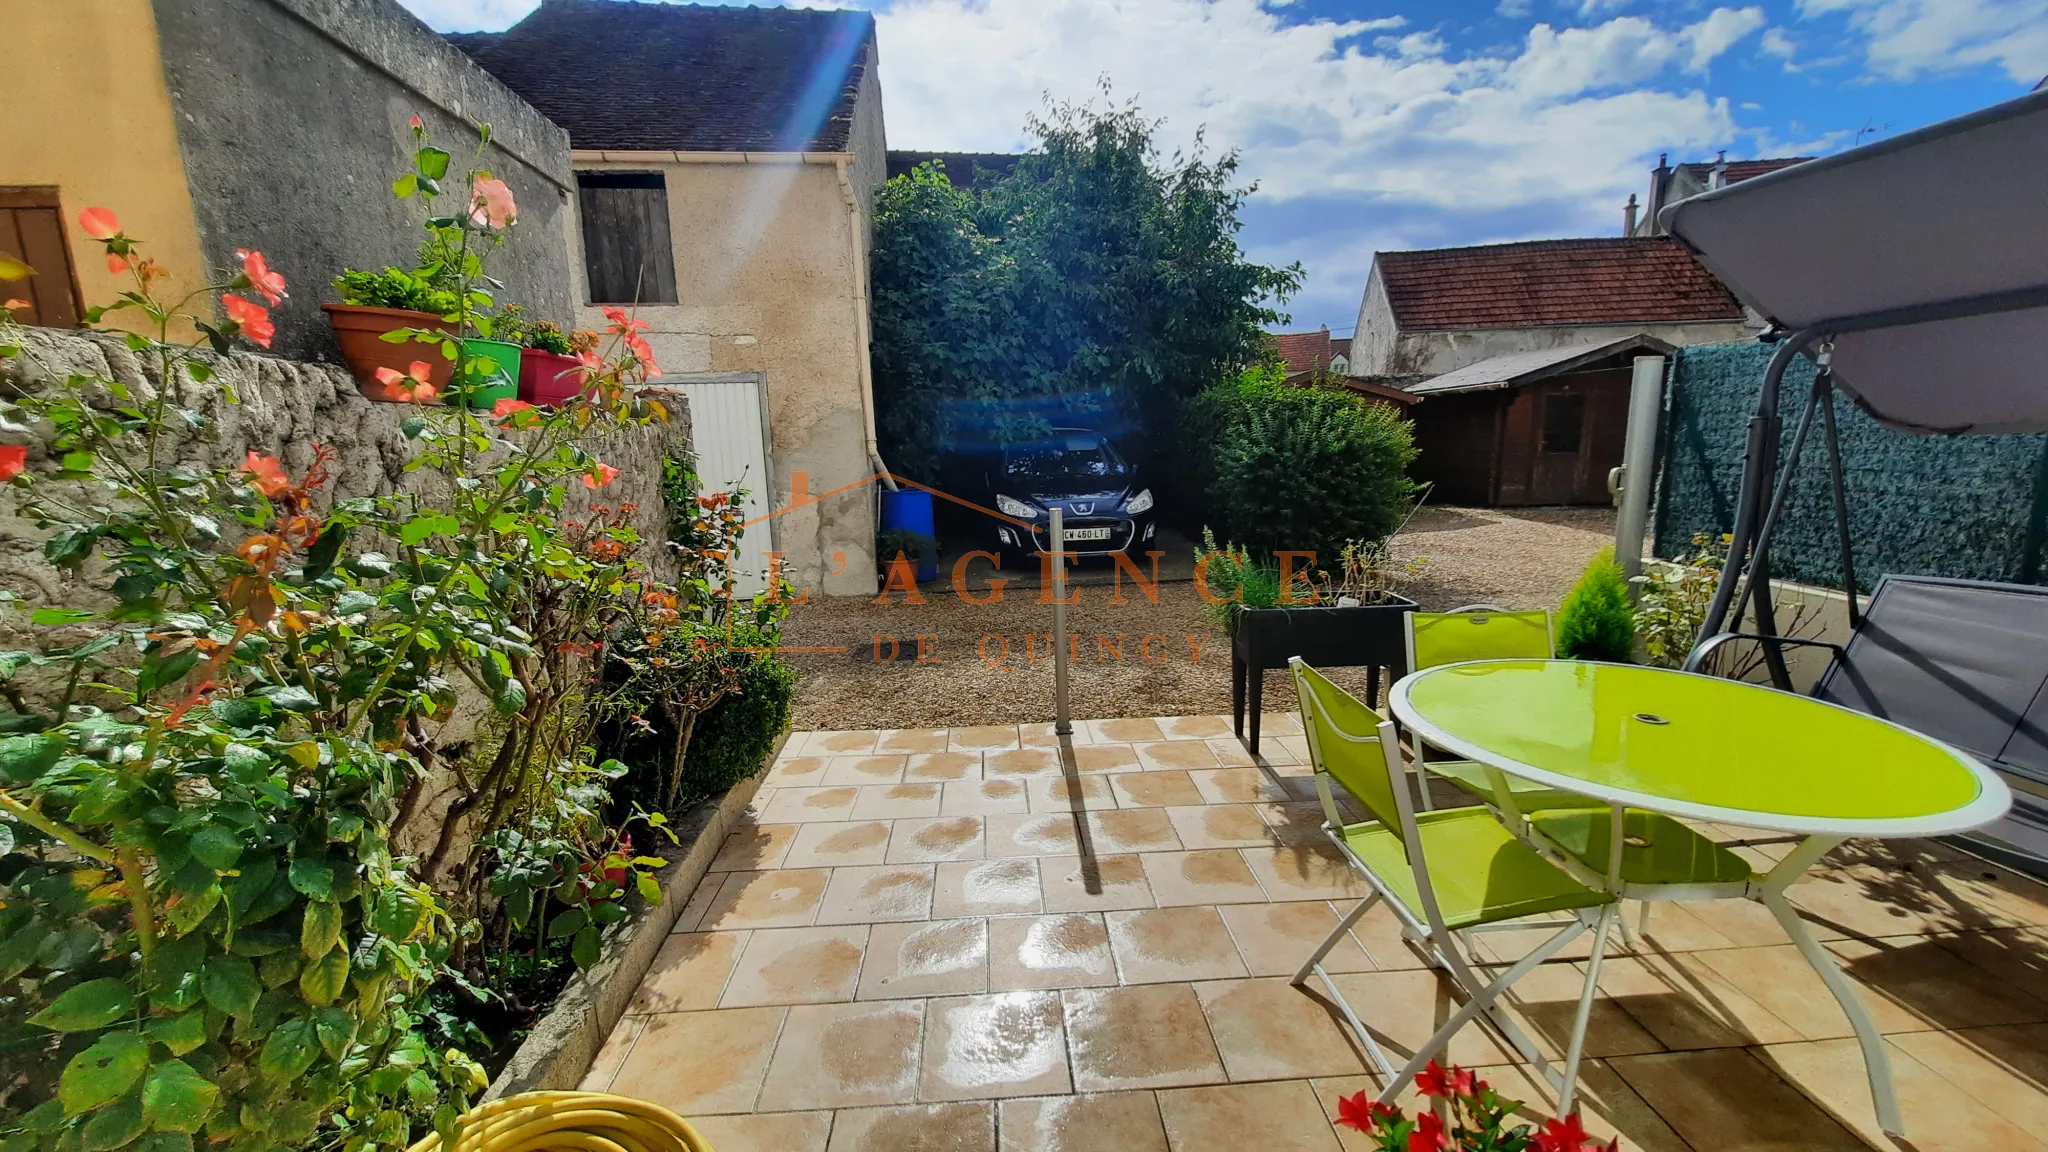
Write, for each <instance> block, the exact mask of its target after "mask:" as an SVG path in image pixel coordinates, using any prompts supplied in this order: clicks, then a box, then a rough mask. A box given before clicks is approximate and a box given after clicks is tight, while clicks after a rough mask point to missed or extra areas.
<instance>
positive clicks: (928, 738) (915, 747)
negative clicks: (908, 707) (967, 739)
mask: <svg viewBox="0 0 2048 1152" xmlns="http://www.w3.org/2000/svg"><path fill="white" fill-rule="evenodd" d="M946 747H947V738H946V730H945V729H944V728H884V729H882V732H881V735H880V736H879V737H877V738H876V740H875V751H876V752H877V753H897V754H922V753H931V752H944V751H945V750H946Z"/></svg>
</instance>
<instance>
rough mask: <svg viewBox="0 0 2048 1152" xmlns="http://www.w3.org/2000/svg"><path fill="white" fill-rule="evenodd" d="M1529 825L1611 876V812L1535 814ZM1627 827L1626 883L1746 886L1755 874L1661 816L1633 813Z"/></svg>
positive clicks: (1743, 863)
mask: <svg viewBox="0 0 2048 1152" xmlns="http://www.w3.org/2000/svg"><path fill="white" fill-rule="evenodd" d="M1529 825H1530V827H1532V828H1534V829H1535V830H1536V831H1537V832H1539V833H1541V834H1542V836H1543V838H1544V839H1546V840H1548V841H1550V842H1551V843H1552V844H1555V845H1557V846H1558V847H1559V848H1562V849H1563V850H1564V851H1566V852H1568V853H1570V854H1571V855H1572V856H1573V857H1575V858H1577V859H1578V860H1579V861H1581V862H1583V863H1584V864H1586V865H1587V866H1588V867H1591V868H1597V869H1599V870H1601V871H1602V872H1605V871H1606V869H1607V863H1608V860H1609V856H1608V853H1609V851H1611V849H1610V848H1609V841H1608V838H1607V837H1608V832H1609V829H1611V828H1613V827H1614V819H1613V816H1612V815H1611V814H1610V813H1609V811H1608V810H1607V809H1606V808H1567V809H1564V810H1562V811H1543V812H1536V813H1533V814H1532V815H1530V817H1529ZM1624 827H1625V828H1626V831H1625V832H1623V833H1622V841H1621V879H1622V883H1624V884H1746V883H1748V882H1749V880H1750V879H1751V877H1752V876H1753V874H1754V870H1753V869H1752V868H1750V866H1749V861H1747V860H1744V859H1743V858H1742V857H1741V856H1738V855H1736V854H1735V853H1734V852H1731V851H1729V850H1728V849H1726V848H1723V847H1722V846H1721V845H1719V844H1716V843H1715V842H1713V841H1712V840H1709V839H1707V838H1706V837H1705V836H1702V835H1700V834H1699V833H1698V832H1695V831H1693V830H1692V829H1691V828H1688V827H1686V825H1685V824H1684V822H1682V821H1680V820H1676V819H1673V818H1672V817H1669V816H1666V815H1663V814H1662V813H1659V812H1644V811H1642V810H1640V809H1636V808H1631V809H1629V810H1628V817H1627V819H1626V821H1625V822H1624Z"/></svg>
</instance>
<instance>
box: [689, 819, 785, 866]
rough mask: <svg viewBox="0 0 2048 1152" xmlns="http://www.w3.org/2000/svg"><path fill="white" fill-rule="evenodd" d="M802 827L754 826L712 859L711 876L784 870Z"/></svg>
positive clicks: (728, 840)
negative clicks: (784, 862) (786, 856)
mask: <svg viewBox="0 0 2048 1152" xmlns="http://www.w3.org/2000/svg"><path fill="white" fill-rule="evenodd" d="M801 827H803V825H801V824H754V825H749V826H748V827H745V828H741V829H740V830H739V831H737V832H734V833H733V834H732V835H730V836H727V837H726V838H725V843H724V844H722V845H720V846H719V849H718V855H716V856H714V857H712V858H711V865H710V867H709V868H707V869H706V871H709V872H758V871H762V870H765V869H768V868H780V867H782V860H783V857H784V856H785V855H787V854H788V852H789V845H790V843H791V841H794V840H795V839H796V830H797V829H798V828H801Z"/></svg>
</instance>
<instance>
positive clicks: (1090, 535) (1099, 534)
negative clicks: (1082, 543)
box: [1066, 528, 1109, 540]
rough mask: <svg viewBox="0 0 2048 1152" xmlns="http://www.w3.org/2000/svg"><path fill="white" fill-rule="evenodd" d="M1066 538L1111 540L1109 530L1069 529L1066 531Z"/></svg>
mask: <svg viewBox="0 0 2048 1152" xmlns="http://www.w3.org/2000/svg"><path fill="white" fill-rule="evenodd" d="M1066 537H1067V539H1069V540H1107V539H1109V529H1107V528H1069V529H1067V530H1066Z"/></svg>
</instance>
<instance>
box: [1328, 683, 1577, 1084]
mask: <svg viewBox="0 0 2048 1152" xmlns="http://www.w3.org/2000/svg"><path fill="white" fill-rule="evenodd" d="M1288 667H1289V670H1290V672H1291V673H1292V675H1293V678H1294V690H1295V695H1296V697H1297V698H1298V699H1299V701H1300V704H1301V717H1302V727H1303V729H1304V730H1305V731H1306V732H1307V735H1308V748H1309V759H1310V762H1311V763H1312V764H1313V765H1314V767H1315V781H1316V794H1317V796H1318V797H1319V798H1320V799H1321V801H1322V805H1323V815H1324V817H1325V820H1326V823H1325V824H1324V825H1323V828H1324V831H1325V832H1327V833H1328V834H1329V836H1330V838H1331V840H1333V841H1335V842H1336V845H1337V848H1338V850H1339V851H1341V852H1342V853H1343V854H1344V858H1345V859H1346V860H1348V861H1350V862H1351V865H1352V866H1353V867H1354V868H1357V869H1358V871H1359V873H1360V874H1361V875H1363V876H1364V877H1365V880H1366V883H1367V884H1369V885H1370V886H1371V887H1372V893H1371V895H1369V896H1367V897H1366V898H1365V899H1363V900H1361V901H1359V902H1358V904H1357V906H1356V907H1354V908H1352V909H1351V910H1350V911H1349V912H1347V913H1345V914H1344V916H1343V918H1342V919H1341V920H1340V921H1339V922H1338V924H1337V927H1336V928H1335V929H1334V930H1333V931H1332V932H1331V933H1330V935H1329V936H1328V938H1326V939H1325V940H1324V941H1323V942H1322V943H1321V944H1319V945H1317V946H1316V950H1315V951H1314V952H1313V953H1312V954H1310V956H1309V957H1308V959H1307V960H1306V961H1304V962H1303V963H1302V965H1301V968H1300V969H1299V970H1298V971H1296V972H1295V974H1294V983H1295V984H1296V985H1297V986H1299V985H1303V984H1306V983H1307V982H1308V979H1309V977H1310V976H1317V977H1320V978H1321V979H1322V982H1323V987H1324V988H1325V989H1326V990H1328V992H1329V994H1330V996H1331V997H1332V999H1334V1000H1335V1001H1336V1003H1337V1007H1338V1010H1339V1011H1340V1012H1341V1013H1342V1014H1343V1016H1344V1020H1345V1022H1346V1023H1347V1024H1348V1025H1349V1026H1350V1028H1351V1030H1352V1031H1353V1032H1354V1033H1356V1034H1357V1036H1358V1038H1359V1041H1360V1042H1361V1043H1362V1044H1363V1045H1364V1047H1365V1050H1366V1052H1367V1053H1368V1054H1369V1055H1370V1057H1371V1059H1372V1061H1373V1063H1374V1065H1376V1066H1377V1068H1378V1069H1379V1071H1380V1073H1381V1074H1382V1076H1384V1077H1385V1078H1386V1086H1385V1088H1384V1089H1382V1090H1381V1092H1380V1097H1379V1098H1380V1102H1381V1103H1391V1102H1392V1101H1393V1099H1394V1097H1395V1096H1397V1095H1399V1093H1400V1092H1401V1090H1402V1089H1403V1088H1404V1087H1406V1086H1407V1084H1408V1082H1409V1081H1410V1080H1412V1079H1414V1077H1415V1074H1416V1073H1417V1072H1420V1071H1421V1070H1422V1069H1423V1067H1424V1066H1426V1065H1427V1064H1428V1063H1429V1061H1430V1060H1432V1059H1434V1058H1436V1057H1437V1055H1438V1054H1440V1053H1441V1052H1442V1051H1443V1050H1444V1048H1445V1046H1446V1045H1448V1044H1449V1043H1450V1040H1451V1037H1452V1036H1453V1035H1455V1034H1456V1033H1457V1031H1458V1029H1460V1028H1462V1027H1464V1026H1465V1025H1466V1024H1467V1023H1470V1022H1471V1021H1472V1020H1473V1019H1474V1018H1475V1017H1477V1016H1480V1015H1482V1014H1483V1015H1485V1016H1486V1017H1487V1018H1488V1020H1489V1021H1490V1022H1491V1023H1492V1024H1493V1025H1494V1026H1495V1027H1496V1028H1497V1029H1499V1031H1500V1033H1501V1035H1503V1036H1504V1037H1506V1038H1507V1040H1508V1041H1509V1043H1511V1044H1513V1045H1514V1046H1515V1048H1516V1050H1517V1051H1519V1052H1520V1053H1521V1054H1522V1055H1523V1057H1524V1058H1526V1059H1527V1060H1528V1061H1529V1062H1530V1064H1531V1065H1532V1066H1534V1067H1535V1068H1536V1069H1537V1070H1538V1071H1539V1072H1540V1073H1541V1074H1542V1075H1543V1077H1544V1079H1545V1080H1547V1081H1548V1082H1549V1083H1550V1085H1551V1087H1552V1088H1554V1089H1555V1090H1556V1091H1557V1094H1558V1105H1557V1108H1558V1114H1559V1115H1566V1114H1568V1113H1570V1111H1571V1106H1572V1096H1573V1093H1574V1091H1575V1089H1576V1087H1577V1083H1578V1070H1579V1058H1580V1056H1581V1055H1582V1054H1583V1053H1584V1050H1585V1041H1586V1021H1587V1019H1588V1017H1589V1015H1590V1013H1591V1011H1592V1006H1593V994H1594V991H1595V989H1596V987H1597V985H1598V981H1599V978H1600V962H1601V959H1602V958H1603V957H1604V956H1605V955H1606V954H1607V938H1608V934H1609V931H1610V929H1612V927H1613V925H1614V922H1615V919H1616V917H1615V899H1614V897H1612V896H1610V895H1608V894H1607V893H1605V892H1600V891H1596V890H1594V889H1593V888H1590V887H1588V886H1586V885H1584V884H1581V883H1579V882H1578V881H1576V880H1574V879H1573V878H1572V877H1571V876H1570V875H1568V874H1567V873H1565V872H1564V871H1563V870H1562V869H1560V868H1557V867H1555V866H1553V865H1552V864H1550V863H1549V862H1547V861H1545V860H1544V859H1543V858H1542V857H1541V856H1539V855H1537V854H1536V852H1535V850H1534V849H1532V848H1530V847H1529V846H1528V845H1526V844H1524V843H1522V842H1521V841H1520V840H1517V839H1516V838H1515V837H1514V836H1513V835H1512V834H1511V833H1510V832H1508V830H1507V829H1506V828H1504V827H1502V826H1501V824H1500V822H1499V821H1498V820H1496V819H1495V818H1494V815H1493V813H1491V812H1489V811H1488V810H1486V809H1485V808H1478V807H1467V808H1452V809H1446V810H1444V811H1440V812H1423V813H1421V814H1419V815H1418V814H1417V812H1416V810H1415V807H1414V805H1413V804H1412V803H1411V801H1410V800H1409V796H1408V788H1407V781H1408V769H1407V766H1406V765H1405V764H1404V763H1403V762H1402V757H1401V745H1400V741H1399V740H1398V738H1397V737H1396V734H1395V732H1394V726H1393V725H1392V724H1391V723H1388V722H1387V721H1385V720H1383V719H1382V718H1381V717H1380V715H1379V714H1378V713H1376V712H1374V711H1373V710H1372V709H1370V708H1368V707H1366V706H1365V705H1364V704H1362V703H1360V702H1359V701H1358V700H1356V699H1355V698H1353V697H1352V696H1350V695H1349V694H1348V693H1346V692H1345V691H1344V690H1343V689H1341V688H1339V687H1337V686H1336V685H1335V684H1332V683H1330V681H1329V680H1327V679H1325V678H1324V677H1323V676H1322V674H1320V673H1318V672H1317V671H1315V670H1314V669H1312V668H1310V667H1309V666H1308V665H1306V664H1304V663H1302V662H1301V658H1300V657H1295V658H1293V659H1291V660H1289V661H1288ZM1333 784H1334V786H1335V787H1337V788H1342V789H1343V790H1344V791H1345V792H1346V793H1348V794H1349V795H1350V796H1351V797H1352V799H1354V800H1356V801H1357V802H1358V803H1359V804H1360V805H1361V806H1363V807H1364V809H1365V811H1366V812H1367V813H1368V814H1369V815H1370V816H1371V817H1372V819H1370V820H1368V821H1366V822H1362V823H1358V824H1350V825H1346V824H1345V823H1344V821H1343V818H1342V817H1341V816H1340V815H1339V813H1338V811H1337V804H1336V798H1335V795H1334V793H1333V792H1332V790H1331V789H1332V786H1333ZM1382 900H1384V901H1386V903H1387V905H1388V907H1390V908H1392V909H1393V911H1394V914H1395V916H1396V917H1398V918H1399V919H1400V921H1401V923H1402V925H1403V928H1404V930H1405V932H1406V934H1407V935H1408V936H1409V937H1410V938H1411V939H1414V940H1417V941H1418V942H1420V943H1421V945H1422V947H1423V949H1424V950H1425V952H1427V953H1428V955H1429V956H1430V958H1431V960H1432V961H1434V962H1435V963H1436V964H1437V965H1438V966H1439V967H1441V968H1443V969H1444V970H1445V971H1447V972H1449V973H1450V975H1451V977H1452V979H1453V980H1455V981H1456V982H1457V983H1458V985H1459V987H1460V989H1461V990H1462V991H1463V992H1464V993H1465V995H1466V997H1467V999H1466V1001H1465V1003H1464V1005H1462V1006H1461V1007H1460V1008H1459V1009H1458V1010H1457V1011H1456V1012H1454V1013H1452V1015H1451V1017H1450V1019H1448V1020H1446V1021H1445V1022H1444V1024H1443V1026H1442V1027H1440V1028H1438V1029H1437V1031H1436V1034H1435V1035H1434V1036H1431V1037H1430V1038H1429V1040H1428V1041H1427V1042H1426V1043H1424V1044H1423V1045H1422V1046H1421V1047H1420V1048H1419V1049H1417V1050H1416V1052H1415V1054H1414V1055H1413V1057H1411V1058H1410V1059H1409V1061H1408V1063H1407V1064H1406V1065H1405V1066H1404V1067H1402V1068H1400V1069H1399V1070H1398V1071H1397V1070H1396V1069H1395V1068H1394V1066H1393V1063H1392V1061H1390V1060H1388V1059H1387V1055H1386V1053H1385V1051H1383V1050H1382V1049H1381V1048H1380V1045H1379V1042H1378V1040H1376V1039H1375V1038H1374V1037H1373V1034H1372V1031H1371V1030H1370V1029H1368V1028H1367V1027H1366V1026H1365V1024H1364V1022H1363V1021H1361V1020H1360V1019H1359V1018H1358V1014H1357V1013H1356V1012H1355V1011H1353V1010H1352V1008H1351V1005H1350V1004H1349V1003H1348V1002H1346V1001H1345V999H1344V994H1343V993H1342V992H1341V991H1339V990H1338V988H1337V984H1336V981H1334V980H1333V979H1331V977H1330V974H1329V973H1328V972H1326V971H1324V969H1323V966H1322V960H1323V957H1324V956H1325V955H1327V954H1328V953H1329V951H1330V949H1331V948H1333V947H1335V946H1336V945H1337V943H1338V942H1339V941H1341V940H1342V939H1344V937H1345V935H1346V934H1347V933H1348V932H1349V931H1350V930H1351V926H1352V925H1354V924H1356V923H1357V922H1358V919H1359V917H1361V916H1364V915H1365V914H1366V912H1368V911H1370V910H1371V909H1372V907H1373V906H1374V905H1376V904H1378V903H1379V902H1380V901H1382ZM1560 912H1568V913H1571V915H1570V917H1569V918H1564V919H1559V918H1557V917H1555V916H1554V915H1552V914H1554V913H1560ZM1537 916H1548V917H1550V918H1549V919H1547V920H1543V921H1539V922H1536V923H1531V921H1530V918H1531V917H1537ZM1547 924H1555V925H1559V926H1560V927H1559V930H1558V931H1557V932H1556V933H1554V934H1553V935H1552V936H1551V937H1550V938H1549V939H1547V940H1545V941H1544V942H1543V943H1542V944H1541V945H1539V946H1538V947H1537V948H1536V950H1535V951H1533V952H1530V953H1529V954H1528V955H1527V956H1524V957H1522V958H1521V959H1520V960H1518V961H1516V962H1515V963H1514V964H1512V965H1510V966H1508V968H1507V970H1506V971H1505V972H1502V973H1501V974H1500V975H1499V976H1497V977H1494V978H1493V979H1492V980H1490V981H1483V980H1481V979H1480V978H1479V976H1478V975H1477V974H1475V972H1474V971H1473V969H1474V967H1475V965H1474V964H1473V963H1471V962H1470V961H1468V960H1467V959H1466V958H1465V956H1464V954H1463V953H1462V952H1461V951H1460V950H1459V946H1458V944H1459V940H1460V938H1461V937H1464V936H1465V934H1466V933H1470V932H1480V931H1489V930H1493V931H1499V930H1508V929H1526V928H1531V927H1543V926H1545V925H1547ZM1588 928H1591V929H1593V930H1594V935H1593V951H1592V955H1591V956H1590V958H1589V959H1588V960H1587V962H1586V980H1585V986H1584V988H1583V989H1582V991H1581V992H1580V995H1579V1007H1578V1014H1577V1015H1576V1016H1575V1017H1574V1018H1573V1021H1572V1034H1571V1039H1570V1042H1569V1043H1568V1045H1567V1046H1566V1050H1565V1057H1564V1064H1563V1067H1562V1069H1553V1068H1552V1066H1551V1064H1550V1062H1549V1061H1548V1060H1547V1059H1545V1058H1544V1056H1543V1055H1542V1053H1541V1052H1539V1051H1538V1050H1537V1048H1536V1046H1535V1045H1534V1044H1533V1043H1531V1042H1530V1040H1529V1038H1528V1036H1527V1035H1526V1034H1524V1033H1523V1031H1522V1029H1521V1028H1520V1027H1519V1026H1517V1025H1516V1024H1515V1023H1514V1021H1513V1020H1512V1019H1511V1018H1509V1017H1508V1016H1507V1014H1506V1013H1504V1012H1501V1011H1500V1010H1499V1007H1498V1006H1497V1004H1496V1001H1498V1000H1499V998H1500V996H1501V994H1502V993H1504V992H1506V991H1507V990H1508V989H1509V988H1510V987H1512V986H1513V985H1514V983H1515V982H1516V981H1517V980H1520V979H1521V978H1522V977H1523V976H1524V975H1527V974H1528V973H1529V971H1530V970H1531V969H1533V968H1535V967H1536V966H1537V965H1538V964H1541V963H1543V962H1544V961H1545V960H1548V959H1549V958H1551V957H1552V956H1555V955H1556V954H1557V953H1558V951H1559V950H1560V949H1562V948H1564V946H1565V945H1567V944H1569V943H1571V942H1572V941H1573V940H1574V939H1576V938H1577V937H1578V936H1579V935H1580V934H1581V933H1583V932H1585V931H1586V930H1587V929H1588Z"/></svg>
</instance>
